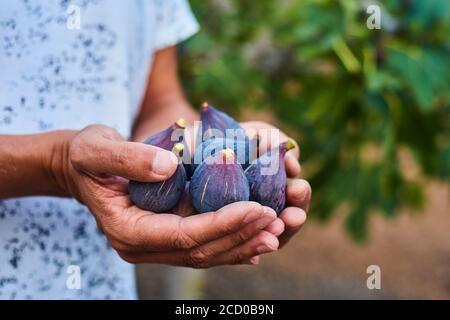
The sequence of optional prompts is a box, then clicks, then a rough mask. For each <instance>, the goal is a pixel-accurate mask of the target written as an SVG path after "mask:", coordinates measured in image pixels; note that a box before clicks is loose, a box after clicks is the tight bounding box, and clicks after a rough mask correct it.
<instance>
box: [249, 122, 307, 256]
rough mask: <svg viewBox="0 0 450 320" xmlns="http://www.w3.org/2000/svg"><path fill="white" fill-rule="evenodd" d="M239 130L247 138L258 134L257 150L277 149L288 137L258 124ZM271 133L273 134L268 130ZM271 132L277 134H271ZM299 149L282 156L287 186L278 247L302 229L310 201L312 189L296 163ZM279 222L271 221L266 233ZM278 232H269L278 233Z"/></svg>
mask: <svg viewBox="0 0 450 320" xmlns="http://www.w3.org/2000/svg"><path fill="white" fill-rule="evenodd" d="M241 125H242V127H243V128H244V129H245V130H246V131H247V132H248V133H249V136H250V137H251V135H252V134H253V135H256V134H258V136H259V138H260V143H259V144H260V146H261V147H262V148H261V150H260V153H261V152H264V151H265V150H266V149H269V148H271V147H274V146H276V145H277V144H278V143H280V142H283V141H286V140H287V139H289V137H288V136H287V135H286V134H284V133H283V132H282V131H281V130H279V129H277V128H276V127H274V126H272V125H270V124H268V123H265V122H260V121H251V122H244V123H241ZM271 130H274V131H271ZM270 133H276V134H274V135H271V134H270ZM299 156H300V149H299V147H298V144H297V146H296V147H295V148H294V149H292V150H290V151H288V152H287V153H286V157H285V165H286V174H287V176H288V185H287V189H286V198H287V199H286V200H287V207H286V208H285V209H284V210H283V211H282V212H281V214H280V216H279V218H280V219H281V220H282V222H283V224H284V230H283V232H281V233H280V234H279V235H278V238H279V241H280V247H282V246H284V245H285V244H286V243H287V242H288V241H289V240H290V239H291V238H292V237H293V236H294V235H295V234H296V233H297V232H298V231H299V230H300V228H301V226H302V225H303V223H304V222H305V220H306V212H307V211H308V208H309V203H310V201H311V192H312V191H311V187H310V185H309V183H308V181H306V180H304V179H300V178H299V176H300V173H301V167H300V164H299V162H298V160H297V159H298V158H299ZM275 224H279V222H274V223H272V224H271V225H270V226H268V227H267V228H266V230H268V231H271V232H272V231H275V230H276V229H277V225H275ZM276 231H277V232H272V233H273V234H277V233H278V232H279V231H278V230H276Z"/></svg>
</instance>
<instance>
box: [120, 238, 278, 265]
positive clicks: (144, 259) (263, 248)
mask: <svg viewBox="0 0 450 320" xmlns="http://www.w3.org/2000/svg"><path fill="white" fill-rule="evenodd" d="M278 246H279V241H278V239H277V237H275V236H274V235H273V234H271V233H269V232H267V231H260V232H259V233H258V234H257V235H256V236H254V237H253V238H251V239H249V240H248V241H247V242H245V243H243V244H241V245H239V246H237V247H235V248H233V249H231V250H229V251H226V252H223V253H221V254H219V255H217V256H211V257H210V256H207V255H205V254H204V253H203V252H201V251H198V250H179V251H175V252H152V253H120V255H121V257H122V258H123V259H125V260H126V261H128V262H130V263H163V264H170V265H176V266H185V267H192V268H209V267H214V266H219V265H229V264H243V263H244V261H246V260H250V259H252V258H253V257H255V256H258V255H260V254H264V253H269V252H272V251H276V250H277V249H278ZM253 261H255V259H254V260H253Z"/></svg>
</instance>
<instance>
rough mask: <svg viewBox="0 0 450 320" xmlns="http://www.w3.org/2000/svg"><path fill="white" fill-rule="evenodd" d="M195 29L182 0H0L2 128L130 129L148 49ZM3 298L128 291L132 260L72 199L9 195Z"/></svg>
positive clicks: (2, 215) (1, 220)
mask: <svg viewBox="0 0 450 320" xmlns="http://www.w3.org/2000/svg"><path fill="white" fill-rule="evenodd" d="M197 29H198V25H197V23H196V21H195V19H194V17H193V15H192V12H191V11H190V8H189V5H188V3H187V2H186V1H185V0H127V1H123V0H78V1H77V0H73V1H69V0H46V1H41V0H13V1H1V2H0V134H25V133H27V134H28V133H37V132H44V131H49V130H56V129H81V128H83V127H85V126H87V125H89V124H94V123H99V124H105V125H108V126H112V127H114V128H116V129H117V130H118V131H119V132H120V133H122V134H123V135H124V136H125V137H128V136H129V134H130V130H131V126H132V122H133V119H134V117H135V116H136V113H137V110H138V108H139V104H140V102H141V99H142V97H143V94H144V90H145V87H146V78H147V76H148V72H149V68H150V66H151V62H152V55H153V53H154V52H155V51H156V50H158V49H161V48H164V47H167V46H171V45H174V44H176V43H177V42H179V41H181V40H183V39H185V38H187V37H189V36H191V35H192V34H193V33H195V32H196V31H197ZM17 147H18V148H20V146H17ZM34 183H39V181H35V182H34ZM78 271H79V272H78ZM78 275H79V277H77V276H78ZM73 277H77V278H73ZM72 278H73V279H72ZM0 298H1V299H108V298H111V299H134V298H136V286H135V277H134V268H133V266H132V265H129V264H127V263H126V262H124V261H122V260H121V259H120V258H119V256H118V255H117V253H116V252H115V251H114V250H113V249H111V248H110V246H109V245H108V243H107V241H106V239H105V237H104V236H103V235H102V234H101V233H100V232H99V231H98V230H97V227H96V224H95V220H94V218H93V217H92V215H91V213H90V212H89V211H88V210H87V209H86V207H84V206H83V205H81V204H80V203H78V202H77V201H76V200H73V199H61V198H52V197H28V198H18V199H8V200H4V201H0Z"/></svg>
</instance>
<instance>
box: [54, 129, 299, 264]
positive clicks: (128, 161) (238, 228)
mask: <svg viewBox="0 0 450 320" xmlns="http://www.w3.org/2000/svg"><path fill="white" fill-rule="evenodd" d="M58 150H59V152H58V154H60V156H59V158H61V160H60V161H59V162H61V163H62V166H58V165H53V167H54V168H53V170H52V172H53V174H54V175H55V177H60V178H57V179H58V180H60V181H59V184H60V185H61V187H62V188H64V189H65V190H64V191H65V192H67V193H69V194H70V195H72V196H74V197H76V198H77V199H78V200H79V201H81V202H82V203H84V204H85V205H87V206H88V208H89V209H90V210H91V212H92V213H93V215H94V217H95V219H96V221H97V224H98V226H99V228H100V229H101V230H102V231H103V232H104V234H105V235H106V237H107V239H108V241H109V243H110V244H111V246H112V247H113V248H114V249H115V250H116V251H117V252H118V253H119V255H120V256H121V257H122V258H123V259H125V260H126V261H128V262H131V263H142V262H145V263H165V264H172V265H179V266H189V267H194V268H206V267H211V266H217V265H225V264H242V263H247V264H251V263H252V261H250V259H251V258H252V257H254V256H257V255H259V254H263V253H266V252H271V251H274V250H276V249H277V248H278V245H279V242H278V239H277V237H276V236H274V235H273V234H272V233H271V232H269V231H265V230H264V229H265V228H267V227H268V226H270V225H271V224H272V223H273V222H274V221H276V220H277V218H276V214H275V212H274V211H273V210H272V209H270V208H268V207H263V206H261V205H260V204H258V203H255V202H240V203H239V202H238V203H233V204H231V205H228V206H226V207H224V208H222V209H220V210H218V211H217V212H210V213H205V214H201V215H195V216H190V217H180V216H177V215H174V214H169V213H168V214H155V213H153V212H149V211H143V210H140V209H139V208H138V207H136V206H135V205H133V203H131V200H130V198H129V197H128V194H127V180H126V179H134V180H139V181H148V182H151V181H160V180H164V179H167V178H168V177H170V176H171V175H172V174H173V172H174V171H175V168H176V157H174V155H173V154H172V153H171V152H168V151H165V150H162V149H160V148H157V147H153V146H148V145H145V144H142V143H135V142H127V141H125V140H124V139H123V138H122V137H121V136H120V134H119V133H117V132H116V131H115V130H114V129H112V128H109V127H105V126H89V127H87V128H85V129H84V130H82V131H80V132H78V133H76V134H75V135H74V136H73V137H72V138H71V139H68V140H67V141H65V142H64V143H62V144H61V145H60V146H58ZM59 162H58V163H59ZM288 213H289V212H288ZM284 215H285V216H286V215H287V216H290V215H292V214H290V215H289V214H284Z"/></svg>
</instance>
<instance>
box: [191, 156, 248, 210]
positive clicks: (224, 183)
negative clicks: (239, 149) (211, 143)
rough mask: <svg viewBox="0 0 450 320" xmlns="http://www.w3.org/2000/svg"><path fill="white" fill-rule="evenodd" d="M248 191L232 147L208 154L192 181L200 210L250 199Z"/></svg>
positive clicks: (215, 208) (195, 204) (216, 208)
mask: <svg viewBox="0 0 450 320" xmlns="http://www.w3.org/2000/svg"><path fill="white" fill-rule="evenodd" d="M249 191H250V190H249V185H248V181H247V179H246V177H245V174H244V170H243V169H242V166H241V165H240V164H238V163H237V161H236V155H235V154H234V152H233V150H232V149H229V148H227V149H224V150H221V151H219V152H218V153H217V154H215V155H212V156H210V157H208V158H206V159H205V161H204V162H202V163H201V164H200V165H199V166H198V167H197V169H196V170H195V172H194V175H193V176H192V179H191V183H190V192H191V197H192V203H193V205H194V207H195V209H196V210H197V211H198V212H200V213H204V212H209V211H216V210H218V209H220V208H222V207H223V206H226V205H227V204H230V203H233V202H237V201H248V199H249Z"/></svg>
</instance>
